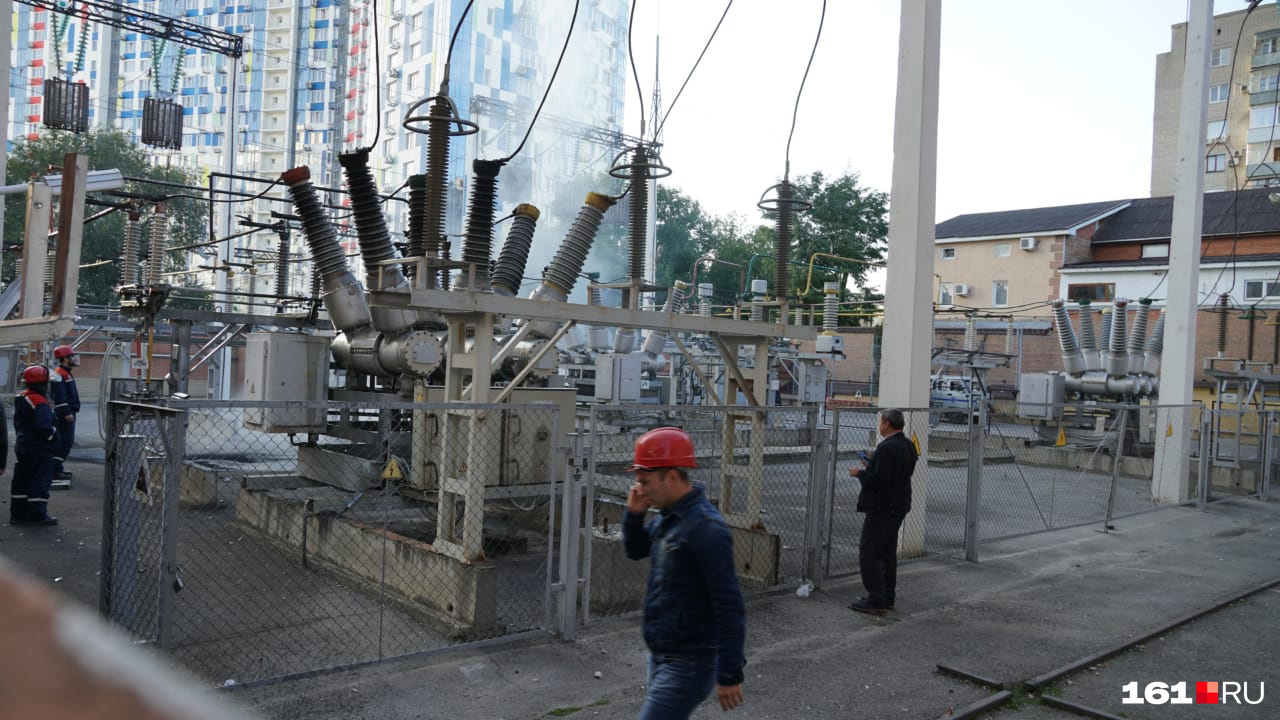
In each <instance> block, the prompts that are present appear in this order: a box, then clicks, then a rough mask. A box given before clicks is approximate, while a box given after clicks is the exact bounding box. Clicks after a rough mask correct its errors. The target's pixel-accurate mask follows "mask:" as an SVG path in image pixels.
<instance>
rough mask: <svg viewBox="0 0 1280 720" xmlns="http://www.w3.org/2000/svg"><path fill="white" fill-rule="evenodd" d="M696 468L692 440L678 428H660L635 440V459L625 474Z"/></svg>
mask: <svg viewBox="0 0 1280 720" xmlns="http://www.w3.org/2000/svg"><path fill="white" fill-rule="evenodd" d="M670 467H677V468H696V467H698V463H697V461H696V460H694V458H693V440H691V439H690V438H689V434H688V433H686V432H685V431H683V430H681V429H680V428H674V427H660V428H654V429H653V430H650V431H649V432H647V433H645V434H643V435H641V436H640V437H638V438H636V458H635V462H633V463H632V464H631V465H630V467H628V468H627V472H632V471H635V470H654V469H657V468H670Z"/></svg>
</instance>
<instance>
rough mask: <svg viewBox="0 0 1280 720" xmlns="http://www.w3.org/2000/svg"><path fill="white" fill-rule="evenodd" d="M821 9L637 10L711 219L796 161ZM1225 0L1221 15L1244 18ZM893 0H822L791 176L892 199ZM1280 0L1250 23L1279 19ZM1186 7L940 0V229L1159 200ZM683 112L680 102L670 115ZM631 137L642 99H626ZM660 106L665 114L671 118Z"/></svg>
mask: <svg viewBox="0 0 1280 720" xmlns="http://www.w3.org/2000/svg"><path fill="white" fill-rule="evenodd" d="M822 6H823V2H822V0H788V1H787V2H785V3H780V2H777V1H776V0H735V1H734V2H733V4H732V7H731V8H730V10H729V12H728V15H727V17H726V19H725V21H724V24H723V25H722V27H721V28H720V31H719V33H718V34H717V35H716V38H715V40H714V41H713V42H712V44H711V46H710V49H709V50H708V51H707V54H706V57H705V58H704V59H703V60H702V62H701V64H700V65H699V66H698V68H697V70H696V71H695V72H694V74H693V76H692V79H691V80H690V81H689V84H688V87H687V88H686V89H685V90H684V92H683V94H682V95H681V96H680V97H679V99H678V100H677V99H676V92H677V91H678V90H679V88H680V85H681V83H683V82H684V80H685V77H686V76H687V75H688V74H689V71H690V68H692V67H693V64H694V61H695V60H696V59H697V56H698V53H699V52H701V50H702V48H703V46H704V45H705V44H706V41H707V38H708V37H709V36H710V34H711V32H712V30H713V29H714V28H715V24H716V21H717V20H718V19H719V18H720V15H721V13H722V12H723V11H724V8H725V2H721V1H720V0H643V1H641V2H640V3H639V6H638V7H637V10H636V16H635V24H634V27H633V39H632V43H633V49H634V54H635V60H636V64H637V66H638V68H639V75H640V84H641V89H642V93H643V96H644V112H645V114H646V120H647V121H649V122H651V120H650V119H649V116H651V115H652V109H651V107H650V105H651V95H652V91H653V81H654V38H655V37H660V43H661V53H660V60H661V62H660V71H659V74H658V82H659V83H660V87H661V91H662V103H663V105H664V106H665V108H669V109H670V115H669V116H668V119H667V121H666V123H665V125H664V128H663V138H662V140H663V142H664V148H663V151H662V159H663V161H664V163H665V164H666V165H667V166H668V167H670V168H671V169H672V175H671V176H670V177H669V178H668V179H667V180H665V181H663V182H665V183H667V185H668V187H674V188H677V189H679V190H680V191H681V192H683V193H684V194H686V195H688V196H690V197H692V198H693V199H695V200H697V201H698V202H699V203H700V204H701V205H702V206H703V208H704V209H705V210H706V211H708V212H710V213H712V214H715V215H727V214H737V215H741V216H743V217H746V218H748V219H750V220H752V221H754V220H756V219H757V218H758V215H757V211H756V202H757V201H758V200H759V199H760V197H761V195H762V194H763V193H764V192H765V191H766V190H767V189H768V188H769V187H771V186H772V185H774V184H776V183H777V182H779V181H780V180H781V179H782V177H783V173H784V170H785V168H786V159H787V138H788V133H789V131H790V126H791V123H792V112H793V108H794V107H795V101H796V95H797V92H798V91H799V89H800V81H801V78H802V76H803V74H804V70H805V64H806V62H808V59H809V54H810V52H811V50H812V48H813V42H814V36H815V34H816V32H817V30H818V22H819V17H820V15H821V11H822ZM1244 7H1245V3H1244V2H1243V0H1237V1H1232V0H1223V1H1220V2H1218V3H1216V10H1215V12H1216V13H1217V14H1222V13H1225V12H1231V11H1235V10H1240V9H1244ZM900 11H901V6H900V3H899V2H895V1H894V0H863V1H860V2H855V1H853V0H828V1H827V3H826V17H825V20H824V22H823V28H822V36H821V38H820V40H819V42H818V49H817V53H816V55H815V56H814V58H813V65H812V69H811V70H810V72H809V77H808V80H807V81H806V82H805V85H804V89H803V93H802V94H801V96H800V103H799V110H798V113H797V115H796V125H795V133H794V137H793V139H792V141H791V148H790V168H791V178H793V179H794V178H796V177H797V176H799V175H803V174H808V173H811V172H814V171H821V172H822V173H823V174H824V175H827V176H835V175H839V174H841V173H844V172H852V173H856V174H858V176H859V184H860V185H862V186H864V187H867V188H869V189H872V190H878V191H883V192H885V193H889V192H890V191H891V187H890V179H891V177H892V170H893V127H894V104H895V95H896V92H897V46H898V20H899V15H900ZM1275 11H1276V9H1275V6H1274V4H1272V3H1268V4H1267V5H1265V6H1263V7H1261V8H1260V9H1259V10H1258V11H1256V12H1275ZM1186 19H1187V0H1076V1H1075V2H1037V1H1035V0H944V1H943V2H942V23H941V33H942V40H941V45H942V47H941V71H940V81H939V84H940V87H939V118H938V126H939V129H938V178H937V207H936V219H937V221H938V222H942V221H944V220H947V219H949V218H952V217H955V216H957V215H962V214H968V213H976V212H989V211H999V210H1015V209H1022V208H1033V207H1044V206H1053V205H1068V204H1073V203H1084V202H1095V201H1100V200H1111V199H1119V198H1129V197H1146V196H1148V195H1149V194H1150V173H1151V125H1152V104H1153V97H1154V94H1155V67H1156V55H1157V54H1159V53H1163V52H1168V51H1169V49H1170V47H1169V45H1170V41H1171V37H1172V31H1171V28H1172V26H1173V25H1175V24H1177V23H1181V22H1185V21H1186ZM673 101H674V105H673V104H672V103H673ZM627 104H628V105H627V113H628V116H627V121H626V126H625V127H624V128H623V130H624V132H626V133H628V134H630V135H637V134H639V132H640V119H639V110H638V107H639V97H638V95H637V92H636V89H635V87H634V84H631V85H630V86H629V89H628V97H627ZM665 108H664V112H665Z"/></svg>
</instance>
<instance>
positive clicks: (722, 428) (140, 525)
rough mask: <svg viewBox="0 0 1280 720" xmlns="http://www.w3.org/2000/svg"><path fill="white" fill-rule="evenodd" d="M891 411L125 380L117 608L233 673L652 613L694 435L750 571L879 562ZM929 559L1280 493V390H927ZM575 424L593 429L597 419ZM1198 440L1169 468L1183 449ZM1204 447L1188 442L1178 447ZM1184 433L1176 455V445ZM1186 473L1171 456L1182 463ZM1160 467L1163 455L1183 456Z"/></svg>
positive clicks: (112, 483) (918, 541)
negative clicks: (672, 474) (580, 404)
mask: <svg viewBox="0 0 1280 720" xmlns="http://www.w3.org/2000/svg"><path fill="white" fill-rule="evenodd" d="M877 412H878V409H877V408H859V407H843V408H833V409H831V410H829V411H827V412H826V413H821V412H820V411H819V409H817V408H803V409H797V408H777V407H770V408H766V407H746V406H732V407H725V406H715V407H707V406H697V407H691V406H679V407H670V406H657V405H628V406H613V405H596V406H593V407H591V408H590V409H589V410H587V411H586V412H584V413H580V414H579V417H578V418H576V419H575V418H574V417H569V416H567V415H568V413H566V412H564V411H563V410H561V409H560V408H559V406H556V405H545V404H539V405H514V404H512V405H466V404H426V403H387V402H379V403H376V404H368V403H367V402H366V403H361V402H355V401H352V402H336V401H335V402H328V403H245V402H235V403H217V402H175V403H172V404H171V406H168V407H161V406H156V405H146V404H139V403H130V402H113V403H112V404H111V409H110V427H111V429H112V430H111V438H110V440H109V443H108V468H107V470H108V472H107V492H106V498H105V507H104V510H105V522H104V555H103V577H102V590H101V604H102V607H103V610H104V612H106V613H107V615H108V616H109V617H111V618H112V619H113V620H114V621H115V622H117V623H118V624H120V625H122V626H123V627H124V628H126V629H127V630H128V631H129V632H131V633H132V634H133V635H134V636H135V637H137V638H138V639H139V640H140V641H143V642H148V643H154V644H156V645H158V646H160V647H161V648H163V649H164V650H165V651H166V652H168V653H169V654H170V655H171V656H172V657H173V658H174V659H175V661H177V662H179V663H181V664H183V665H185V666H186V667H188V668H189V669H191V670H193V671H194V672H196V673H198V674H199V675H201V676H203V677H205V678H206V679H207V680H209V681H210V682H211V683H214V684H221V683H223V682H225V681H226V680H228V679H234V680H236V681H237V682H240V683H243V682H245V681H254V680H265V679H270V678H279V677H283V676H288V675H292V674H297V673H304V672H310V671H316V670H321V669H327V668H335V667H343V666H348V665H352V664H358V663H365V662H371V661H375V660H379V659H384V658H390V657H397V656H403V655H406V654H413V653H420V652H425V651H430V650H433V649H436V648H442V647H445V646H447V645H450V644H454V643H459V642H468V641H473V640H481V639H489V638H498V637H508V636H511V635H515V634H519V633H522V632H526V631H541V632H546V631H558V632H560V633H561V634H562V635H563V636H565V637H567V638H572V637H573V634H574V631H575V628H576V627H577V626H578V625H579V624H580V623H581V622H583V621H585V620H589V619H591V618H600V617H608V616H617V615H622V614H627V613H632V612H636V611H638V610H640V608H641V607H642V606H643V600H644V592H645V585H646V580H647V572H648V568H647V563H646V562H645V561H640V562H637V561H632V560H630V559H628V558H626V556H625V553H624V551H623V547H622V537H621V523H622V519H623V516H624V513H625V505H626V498H627V493H628V490H629V488H630V486H631V484H632V483H633V481H634V478H633V475H632V474H631V473H629V472H627V471H626V467H627V466H628V464H630V462H631V460H632V457H633V452H634V444H635V440H636V438H637V437H639V436H640V435H641V434H642V433H644V432H645V431H647V430H649V429H652V428H654V427H659V426H677V427H681V428H683V429H685V430H686V431H687V432H688V433H689V434H690V435H691V436H692V438H693V441H694V445H695V448H696V450H697V462H698V468H697V469H695V470H693V471H692V472H691V477H692V479H693V480H694V481H695V482H699V483H702V484H703V485H705V487H706V490H707V493H708V497H709V498H711V500H712V501H713V502H714V503H715V504H716V505H717V506H718V507H719V508H720V511H721V513H722V514H723V515H724V516H725V519H726V520H727V522H728V523H729V525H730V527H731V528H732V532H733V540H734V551H735V552H734V555H735V558H734V559H735V563H736V566H737V569H738V575H739V578H740V581H741V583H742V586H743V589H744V591H745V592H747V593H754V592H761V591H765V590H769V589H772V588H778V587H784V586H792V587H794V586H797V585H800V584H802V583H803V582H805V581H806V580H813V581H821V580H823V579H827V578H834V577H840V576H847V575H851V574H853V573H855V572H857V570H858V567H859V562H858V544H859V536H860V534H861V527H862V515H860V514H859V513H858V512H857V498H858V493H859V491H860V489H861V486H860V483H859V482H858V480H857V479H855V478H852V477H850V474H849V470H850V469H851V468H853V467H856V466H858V465H860V458H859V454H860V453H862V452H872V451H874V448H875V447H876V445H877V443H878V442H879V440H880V437H879V433H878V422H877ZM904 414H905V417H906V421H907V425H906V427H905V429H904V432H905V434H906V435H907V436H908V437H909V438H911V440H912V441H913V442H914V443H915V444H916V446H917V447H918V448H919V449H920V451H921V453H922V454H923V456H924V458H925V460H926V463H925V465H926V466H927V470H924V471H923V472H921V471H917V473H916V475H915V477H914V478H913V488H912V493H913V502H912V505H913V511H912V513H911V514H910V515H909V516H908V518H907V521H906V522H905V523H904V525H903V530H902V536H901V541H900V545H899V547H900V552H901V554H902V556H903V558H904V559H910V558H914V557H920V556H923V555H927V554H947V555H954V556H961V555H963V557H966V558H968V559H977V558H978V548H979V547H980V545H981V543H983V542H989V541H992V540H995V539H1001V538H1007V537H1011V536H1016V535H1021V534H1027V533H1034V532H1041V531H1046V530H1051V529H1056V528H1063V527H1069V526H1073V525H1080V524H1087V523H1097V524H1098V525H1099V526H1100V527H1102V528H1106V527H1109V526H1110V524H1111V522H1112V521H1113V520H1114V519H1116V518H1121V517H1124V516H1126V515H1130V514H1133V513H1138V512H1143V511H1147V510H1150V509H1153V508H1156V507H1159V506H1160V505H1159V504H1158V503H1157V501H1156V500H1154V499H1153V497H1158V496H1165V497H1167V496H1168V495H1169V494H1171V493H1172V494H1174V495H1176V496H1177V497H1180V498H1187V497H1190V498H1197V497H1198V498H1199V499H1200V500H1201V501H1202V502H1207V501H1212V500H1215V499H1219V498H1222V497H1235V496H1240V495H1263V494H1265V493H1267V492H1268V490H1269V488H1270V477H1271V473H1272V472H1274V471H1275V467H1276V463H1277V460H1276V458H1277V456H1278V455H1280V449H1277V448H1278V446H1280V443H1278V442H1277V441H1276V435H1277V432H1278V431H1280V418H1277V417H1276V415H1277V413H1276V411H1265V410H1253V411H1234V410H1230V411H1225V410H1224V411H1217V410H1214V411H1208V410H1206V411H1203V412H1202V411H1201V409H1200V408H1199V407H1198V406H1197V407H1185V408H1172V407H1163V406H1161V407H1157V406H1149V405H1102V404H1097V403H1078V404H1074V405H1070V404H1069V405H1058V406H1036V405H1032V404H1029V403H1017V402H1012V403H1003V402H990V403H987V404H985V405H983V406H981V407H974V408H972V410H971V411H964V410H963V409H962V410H961V411H960V412H957V411H956V410H955V409H954V408H948V409H915V410H905V411H904ZM575 421H576V422H577V425H576V426H575V424H574V423H575ZM1175 427H1177V428H1185V430H1183V432H1185V433H1186V435H1185V437H1186V438H1188V442H1186V443H1184V444H1182V445H1176V444H1175V445H1173V446H1172V447H1173V448H1174V449H1173V451H1172V452H1173V457H1180V460H1179V461H1178V462H1176V463H1174V465H1172V466H1170V467H1179V468H1183V469H1186V472H1185V476H1184V477H1181V478H1174V479H1173V480H1174V481H1173V482H1172V483H1170V478H1169V477H1166V476H1167V475H1168V474H1169V473H1170V472H1172V471H1170V470H1167V469H1166V470H1164V471H1161V470H1160V469H1159V468H1160V467H1161V466H1160V464H1159V461H1158V460H1159V459H1158V458H1157V457H1156V455H1157V452H1158V451H1157V447H1158V446H1159V445H1160V443H1159V441H1160V440H1161V439H1163V437H1182V435H1178V434H1177V433H1176V431H1175ZM1183 449H1185V450H1186V454H1185V455H1182V456H1178V453H1181V452H1182V451H1183ZM1166 454H1167V453H1166ZM1162 473H1163V475H1162ZM1157 476H1159V477H1157Z"/></svg>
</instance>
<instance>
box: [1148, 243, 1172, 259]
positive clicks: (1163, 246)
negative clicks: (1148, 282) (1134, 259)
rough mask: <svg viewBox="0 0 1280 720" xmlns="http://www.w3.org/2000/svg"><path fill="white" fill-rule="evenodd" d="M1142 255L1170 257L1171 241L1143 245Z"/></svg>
mask: <svg viewBox="0 0 1280 720" xmlns="http://www.w3.org/2000/svg"><path fill="white" fill-rule="evenodd" d="M1142 257H1144V258H1166V257H1169V243H1154V244H1150V245H1143V246H1142Z"/></svg>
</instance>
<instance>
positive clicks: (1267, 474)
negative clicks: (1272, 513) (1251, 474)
mask: <svg viewBox="0 0 1280 720" xmlns="http://www.w3.org/2000/svg"><path fill="white" fill-rule="evenodd" d="M1275 419H1276V416H1275V413H1274V412H1272V411H1269V410H1268V411H1263V412H1259V413H1258V430H1259V431H1260V432H1261V433H1262V442H1261V443H1260V447H1259V448H1258V451H1259V452H1260V453H1261V454H1262V457H1261V458H1259V459H1260V460H1261V461H1262V482H1261V484H1260V486H1259V487H1258V497H1259V498H1261V499H1266V497H1267V491H1268V489H1269V488H1270V486H1271V450H1272V448H1271V426H1272V424H1273V423H1274V422H1275Z"/></svg>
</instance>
